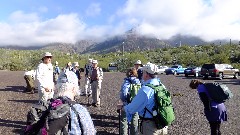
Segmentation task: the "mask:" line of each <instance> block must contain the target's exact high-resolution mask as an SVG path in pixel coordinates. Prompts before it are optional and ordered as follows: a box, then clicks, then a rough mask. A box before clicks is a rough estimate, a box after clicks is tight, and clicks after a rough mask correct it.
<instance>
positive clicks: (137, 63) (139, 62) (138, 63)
mask: <svg viewBox="0 0 240 135" xmlns="http://www.w3.org/2000/svg"><path fill="white" fill-rule="evenodd" d="M134 65H142V62H141V60H137V61H136V62H135V63H134Z"/></svg>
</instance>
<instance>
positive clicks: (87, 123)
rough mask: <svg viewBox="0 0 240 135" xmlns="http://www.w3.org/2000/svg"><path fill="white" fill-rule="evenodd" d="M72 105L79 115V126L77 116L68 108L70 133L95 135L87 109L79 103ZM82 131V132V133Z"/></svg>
mask: <svg viewBox="0 0 240 135" xmlns="http://www.w3.org/2000/svg"><path fill="white" fill-rule="evenodd" d="M73 107H74V108H75V109H76V111H77V112H78V115H79V117H80V122H81V123H80V124H81V127H80V126H79V125H80V124H79V122H78V117H77V116H76V114H75V112H74V111H73V110H72V109H70V114H71V129H70V131H69V134H70V135H96V130H95V128H94V125H93V121H92V119H91V116H90V114H89V112H88V111H87V109H86V108H85V107H83V106H82V105H80V104H75V105H73ZM82 132H83V133H82Z"/></svg>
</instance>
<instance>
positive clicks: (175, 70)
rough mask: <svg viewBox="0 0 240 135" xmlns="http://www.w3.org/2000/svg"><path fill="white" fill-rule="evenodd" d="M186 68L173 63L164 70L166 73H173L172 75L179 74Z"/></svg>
mask: <svg viewBox="0 0 240 135" xmlns="http://www.w3.org/2000/svg"><path fill="white" fill-rule="evenodd" d="M185 69H186V68H183V67H182V66H181V65H174V66H172V67H171V68H168V69H166V70H165V73H166V75H168V74H173V75H179V74H184V70H185Z"/></svg>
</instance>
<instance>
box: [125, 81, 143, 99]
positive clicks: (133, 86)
mask: <svg viewBox="0 0 240 135" xmlns="http://www.w3.org/2000/svg"><path fill="white" fill-rule="evenodd" d="M126 80H128V82H129V83H130V88H129V92H128V94H127V103H131V101H132V99H133V98H134V97H135V96H136V95H137V93H138V90H139V89H140V88H141V84H140V83H133V82H132V80H131V79H130V78H126Z"/></svg>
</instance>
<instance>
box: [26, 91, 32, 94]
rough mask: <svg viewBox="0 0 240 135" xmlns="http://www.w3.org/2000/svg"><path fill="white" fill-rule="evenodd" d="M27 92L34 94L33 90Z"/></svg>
mask: <svg viewBox="0 0 240 135" xmlns="http://www.w3.org/2000/svg"><path fill="white" fill-rule="evenodd" d="M26 93H27V94H34V91H28V92H26Z"/></svg>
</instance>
